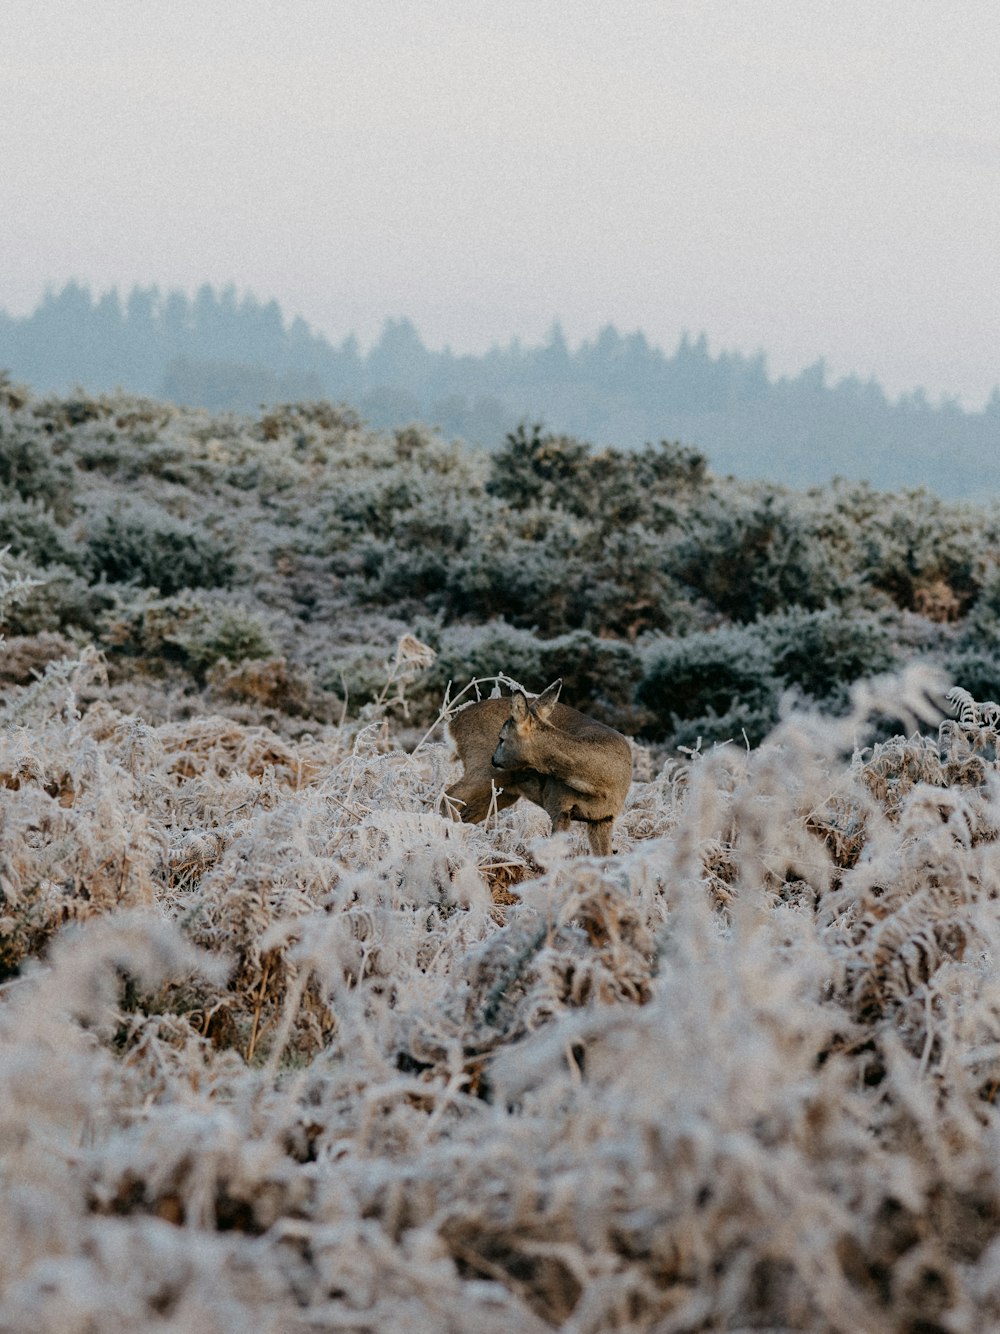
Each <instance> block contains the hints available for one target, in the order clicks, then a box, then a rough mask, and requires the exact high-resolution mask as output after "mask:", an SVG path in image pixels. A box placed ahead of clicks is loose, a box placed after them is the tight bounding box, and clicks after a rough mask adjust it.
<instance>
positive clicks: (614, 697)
mask: <svg viewBox="0 0 1000 1334" xmlns="http://www.w3.org/2000/svg"><path fill="white" fill-rule="evenodd" d="M419 635H420V638H422V639H424V640H426V641H427V643H428V644H430V645H431V647H432V648H434V649H435V651H436V653H437V657H436V659H435V661H434V664H433V666H432V667H430V668H429V669H428V671H427V672H426V673H425V674H424V675H423V676H422V677H421V679H420V681H419V683H418V684H417V686H416V687H415V688H414V689H412V690H411V692H410V693H411V697H412V698H414V699H416V700H418V701H419V702H420V703H421V704H422V705H423V707H425V708H426V707H427V706H428V705H430V706H431V707H433V706H434V704H435V702H436V701H439V700H440V699H441V697H442V696H443V694H444V691H445V690H446V689H447V687H448V686H449V684H450V685H451V688H452V694H453V695H454V694H456V693H457V692H458V691H460V690H462V689H463V688H464V687H465V686H466V685H467V684H468V683H469V682H470V681H472V680H475V679H479V678H487V679H488V678H491V677H494V676H497V675H499V674H503V675H505V676H508V677H510V678H511V679H513V680H515V681H518V682H520V683H521V684H522V685H523V686H524V687H525V689H526V690H530V691H535V692H538V691H541V690H543V689H544V688H545V686H547V685H549V684H550V683H551V682H552V681H555V680H557V679H561V680H562V683H563V689H562V695H563V698H564V699H565V700H567V701H569V702H571V703H572V704H573V706H574V707H575V708H579V709H583V710H585V711H587V712H589V713H592V714H593V716H594V717H595V718H599V719H601V720H602V721H603V722H607V723H609V724H611V725H612V726H614V727H619V728H622V727H624V728H626V729H628V730H632V725H634V722H635V708H634V704H633V697H634V693H635V686H636V683H637V681H638V680H639V677H640V676H641V674H642V663H641V659H640V656H639V653H638V652H637V650H636V649H634V648H633V647H632V646H631V645H630V644H625V643H622V642H621V641H619V640H614V639H598V638H597V636H596V635H592V634H590V633H589V632H588V631H585V630H577V631H573V632H572V633H570V634H566V635H558V636H556V637H555V638H553V639H542V638H540V637H538V636H536V635H534V634H532V632H531V631H529V630H519V629H517V628H515V627H514V626H511V625H507V624H505V623H504V622H502V621H498V622H493V623H491V624H489V625H480V626H454V627H448V628H446V629H444V630H434V629H432V628H430V627H428V626H426V625H421V626H420V627H419ZM486 691H487V693H488V692H489V686H487V687H486Z"/></svg>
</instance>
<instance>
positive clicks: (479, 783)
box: [447, 680, 632, 857]
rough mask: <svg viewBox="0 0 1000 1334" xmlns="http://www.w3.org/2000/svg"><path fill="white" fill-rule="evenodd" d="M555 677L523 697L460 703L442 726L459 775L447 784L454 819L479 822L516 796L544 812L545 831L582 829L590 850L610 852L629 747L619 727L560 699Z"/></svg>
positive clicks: (628, 776) (628, 778)
mask: <svg viewBox="0 0 1000 1334" xmlns="http://www.w3.org/2000/svg"><path fill="white" fill-rule="evenodd" d="M561 689H562V681H561V680H559V681H553V683H552V685H550V686H548V687H547V688H546V689H545V690H543V691H542V693H541V694H540V695H538V696H537V697H535V698H533V699H529V698H528V696H527V695H525V694H524V692H523V691H520V690H517V691H515V692H514V693H513V694H512V695H509V696H507V697H505V698H497V699H482V700H477V701H476V702H474V703H472V704H467V705H466V706H465V707H464V708H463V709H460V710H459V711H458V713H456V714H455V715H454V716H453V717H452V719H451V721H450V722H449V724H448V731H449V733H450V734H451V738H452V741H453V742H454V743H455V749H456V751H457V754H458V758H459V759H460V760H461V761H462V769H463V772H462V777H461V778H460V779H459V780H458V782H456V783H453V784H452V785H451V786H450V787H449V788H448V789H447V795H448V796H449V797H450V798H451V799H452V801H454V802H456V803H458V804H459V805H460V807H461V812H460V813H461V819H462V820H463V821H464V822H465V823H467V824H479V823H481V822H482V821H483V820H485V819H486V816H487V815H488V814H489V812H490V810H491V809H492V808H493V805H494V802H495V803H496V807H495V808H496V809H497V810H504V809H506V807H508V806H513V804H514V803H515V802H516V801H517V800H518V798H519V797H524V798H525V799H526V800H527V801H531V802H534V804H535V805H536V806H541V808H542V809H543V810H544V811H545V812H546V813H547V815H548V816H549V819H550V820H551V821H552V832H553V834H557V833H563V832H565V831H566V830H568V829H569V827H570V823H571V822H572V821H579V822H581V823H582V824H584V825H586V827H587V837H588V839H589V841H590V849H591V851H592V852H593V853H594V854H595V855H596V856H598V857H607V856H609V855H610V854H611V851H612V847H611V834H612V829H613V826H614V822H615V819H616V817H617V816H618V815H619V814H620V813H621V809H622V807H623V806H624V805H625V798H626V796H627V795H628V790H629V787H630V785H631V782H632V748H631V747H630V745H629V743H628V742H627V741H626V739H625V738H624V737H623V736H622V734H621V733H620V732H616V731H615V730H614V728H612V727H606V726H605V724H604V723H599V722H598V721H597V719H596V718H589V717H588V716H587V715H586V714H585V713H579V712H578V711H577V710H576V709H571V708H570V707H569V706H568V705H566V704H560V703H559V702H558V700H559V691H560V690H561Z"/></svg>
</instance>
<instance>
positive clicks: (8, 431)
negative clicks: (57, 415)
mask: <svg viewBox="0 0 1000 1334" xmlns="http://www.w3.org/2000/svg"><path fill="white" fill-rule="evenodd" d="M73 491H74V486H73V470H72V468H71V467H70V466H69V465H68V464H67V463H66V462H65V461H64V460H63V459H59V458H56V456H55V454H54V452H53V448H52V442H51V440H50V439H49V438H48V437H47V436H46V435H45V433H44V432H43V431H42V430H41V429H40V427H39V426H38V425H37V423H35V422H33V421H32V420H30V419H29V418H27V416H26V414H25V413H24V412H21V413H17V414H14V413H11V412H8V411H5V410H3V409H0V504H2V503H3V498H4V496H5V495H8V496H19V497H20V498H21V499H22V500H34V501H38V502H39V503H40V504H41V505H43V506H45V507H46V508H47V509H50V510H52V511H53V513H54V514H56V515H57V516H58V517H59V519H60V520H62V521H65V520H66V519H67V518H68V517H69V515H70V514H71V513H72V510H73Z"/></svg>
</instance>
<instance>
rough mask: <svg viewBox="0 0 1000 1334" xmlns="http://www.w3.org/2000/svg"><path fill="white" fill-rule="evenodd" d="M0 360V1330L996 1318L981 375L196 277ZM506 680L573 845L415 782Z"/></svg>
mask: <svg viewBox="0 0 1000 1334" xmlns="http://www.w3.org/2000/svg"><path fill="white" fill-rule="evenodd" d="M251 325H252V326H253V328H254V329H255V330H256V333H255V334H253V335H252V336H251V333H250V332H249V330H250V326H251ZM237 326H238V328H237ZM84 328H87V329H90V330H93V331H94V332H93V333H87V334H86V336H84V335H82V334H81V332H80V330H81V329H84ZM254 339H256V341H254ZM116 340H117V341H116ZM82 348H89V349H90V355H92V358H93V360H92V361H90V362H89V363H87V364H84V363H81V362H78V361H76V360H75V358H76V357H77V356H79V355H81V349H82ZM0 363H2V364H6V365H9V366H10V367H11V368H12V373H11V374H9V375H5V376H3V377H0V549H3V553H4V554H3V556H2V564H0V622H2V630H3V636H4V638H3V642H2V644H0V691H2V698H0V721H2V726H0V831H2V832H0V1062H2V1069H3V1078H2V1079H0V1105H2V1115H0V1143H2V1161H3V1164H4V1172H5V1188H4V1189H5V1207H4V1214H3V1219H2V1222H0V1231H2V1239H3V1245H2V1246H0V1329H2V1330H4V1331H7V1330H9V1331H25V1330H32V1331H35V1330H38V1331H51V1332H52V1334H75V1332H77V1331H78V1332H79V1334H85V1332H87V1331H93V1330H97V1329H100V1330H101V1331H102V1332H103V1331H112V1332H114V1331H122V1332H123V1334H124V1331H132V1330H137V1329H157V1330H158V1329H163V1330H173V1331H178V1332H181V1331H189V1330H198V1331H202V1330H204V1331H209V1332H213V1334H214V1332H215V1331H219V1332H220V1334H222V1332H225V1334H229V1332H230V1331H232V1332H233V1334H235V1332H236V1331H240V1334H245V1331H248V1330H253V1331H255V1332H256V1331H261V1332H263V1334H268V1332H273V1334H288V1332H289V1331H303V1332H304V1331H308V1330H320V1329H322V1330H334V1329H336V1330H350V1331H355V1332H357V1334H361V1332H366V1334H383V1332H384V1331H402V1330H410V1331H424V1330H427V1331H450V1332H451V1334H467V1332H468V1331H473V1330H475V1331H482V1332H483V1334H510V1332H511V1331H514V1332H518V1334H519V1332H520V1331H528V1332H532V1331H537V1332H539V1334H541V1332H542V1331H545V1330H550V1329H560V1330H566V1331H573V1334H605V1332H606V1331H621V1332H623V1334H624V1332H625V1331H628V1332H630V1334H647V1332H648V1334H654V1332H655V1334H669V1332H671V1331H674V1332H677V1334H681V1332H684V1331H717V1330H749V1329H768V1330H825V1331H827V1330H828V1331H837V1332H839V1334H856V1331H859V1330H882V1329H887V1330H888V1329H891V1330H900V1331H911V1332H912V1334H917V1331H920V1332H921V1334H934V1332H935V1331H941V1334H945V1332H946V1331H947V1334H963V1332H967V1334H975V1332H976V1331H980V1330H983V1329H987V1328H991V1327H995V1326H997V1324H998V1323H1000V1107H998V1090H1000V984H998V981H997V974H996V966H995V963H996V959H997V957H998V954H1000V894H998V884H1000V839H998V831H1000V705H998V704H996V703H994V702H993V701H995V700H997V699H1000V518H998V516H997V513H996V510H995V507H994V506H991V505H989V504H987V503H986V502H985V500H983V499H979V500H977V499H976V498H975V496H976V495H977V494H979V493H981V492H983V493H985V491H987V490H988V489H989V486H990V484H991V483H990V473H989V468H991V467H995V466H996V464H995V461H992V460H991V461H990V463H989V464H988V465H987V464H986V463H984V462H982V458H981V451H982V444H981V442H982V440H983V439H985V438H986V435H987V434H988V433H992V435H995V432H996V424H997V414H998V408H997V403H996V402H994V403H992V404H991V405H990V406H989V407H988V409H987V410H986V411H984V412H983V413H980V414H978V415H977V414H967V413H962V412H961V411H960V410H959V409H958V408H957V407H956V406H955V405H954V404H952V405H948V404H944V405H940V406H938V407H932V406H930V405H929V404H928V403H926V402H925V401H922V400H919V399H916V398H914V399H911V400H901V401H900V402H898V403H896V404H890V403H889V402H888V400H887V399H886V398H885V396H884V395H883V394H882V392H881V390H879V389H878V388H877V386H871V385H861V384H855V383H844V384H841V385H837V386H832V387H831V386H829V385H827V384H826V381H825V376H824V374H823V372H822V368H819V369H817V370H814V371H813V372H806V373H803V375H802V376H800V377H799V378H798V379H795V380H791V381H778V382H772V381H770V380H769V379H768V377H767V374H766V368H765V366H764V364H763V361H762V360H760V359H758V360H750V361H748V360H744V359H742V358H740V357H734V356H719V357H713V356H712V355H710V354H709V352H708V350H707V347H706V346H705V345H704V343H701V342H690V341H686V342H685V343H683V344H682V346H681V347H680V348H679V349H678V350H677V352H676V354H675V355H674V356H673V357H665V356H663V355H662V354H661V353H659V352H656V351H655V350H653V349H652V348H650V347H649V346H648V345H647V344H646V343H645V341H644V340H642V339H641V338H638V337H635V338H623V337H620V336H619V335H618V334H616V333H615V332H614V331H613V330H608V331H606V333H605V334H602V335H601V337H600V338H599V339H598V340H597V342H596V343H594V344H592V345H584V347H582V348H580V349H578V350H577V351H575V352H570V351H569V350H568V349H567V348H566V346H565V344H564V343H563V342H561V341H560V339H559V337H557V336H556V335H555V334H554V335H553V338H552V340H551V341H550V343H549V344H548V345H547V346H546V347H543V348H538V349H533V350H529V349H524V348H520V347H517V346H512V347H511V348H508V349H506V350H498V351H496V352H494V353H491V354H489V355H487V356H486V357H484V358H478V359H477V358H467V357H456V356H452V355H451V354H448V353H430V352H427V351H426V350H425V349H424V348H423V347H422V345H421V343H420V340H419V338H418V337H417V335H416V333H415V331H414V330H413V329H412V327H411V326H408V325H406V324H397V325H393V326H389V327H387V329H386V331H385V334H384V335H383V338H382V341H381V343H379V344H378V345H376V347H375V348H373V349H372V350H371V352H369V353H368V354H367V355H364V356H363V355H362V354H361V353H360V351H359V349H358V348H357V347H356V346H355V345H345V346H343V347H341V348H332V347H330V346H329V345H328V344H326V343H325V342H324V341H323V340H322V339H320V338H318V337H316V336H314V335H312V334H311V333H310V331H309V330H308V329H307V328H306V327H305V326H304V325H302V324H301V322H299V323H297V324H294V325H292V326H291V328H286V327H285V325H284V322H283V320H282V317H281V314H280V311H278V309H277V307H275V306H273V305H272V306H264V307H261V306H256V305H250V304H248V303H247V302H246V301H245V302H243V303H242V304H239V303H236V302H235V299H231V298H230V296H228V295H227V294H225V293H223V294H222V295H221V296H216V295H215V294H214V293H212V292H211V290H210V289H205V291H203V293H202V294H199V296H198V298H196V299H195V301H194V302H190V303H189V302H187V301H186V300H181V299H178V298H175V297H168V298H166V299H165V300H162V301H161V300H160V299H159V297H158V296H157V295H156V294H155V293H151V292H135V293H133V295H132V296H131V297H130V298H129V299H128V301H127V302H126V303H125V305H124V307H123V306H122V305H121V304H120V303H119V302H118V300H117V298H113V299H112V298H105V299H103V300H101V301H100V302H98V303H97V304H94V303H93V302H92V301H91V299H90V298H89V296H88V295H87V294H86V293H85V292H83V291H82V290H81V289H78V288H73V289H66V291H64V292H63V293H62V294H61V295H59V296H58V297H53V298H51V299H50V300H48V301H47V302H46V303H44V304H43V306H42V307H41V308H40V309H39V311H37V312H36V313H35V315H34V316H32V317H30V318H28V319H26V320H22V321H17V320H12V319H9V318H5V319H0ZM261 367H267V368H269V369H268V370H267V372H266V374H265V373H264V372H262V371H261V370H260V368H261ZM255 368H257V369H255ZM268 376H270V379H268V378H267V377H268ZM22 379H30V380H31V381H32V382H33V385H32V388H31V389H28V388H24V387H22V385H21V380H22ZM74 383H76V384H77V385H78V387H75V388H74V387H73V385H74ZM116 385H121V386H122V387H123V388H122V390H118V389H115V388H114V386H116ZM587 385H589V386H590V388H589V390H588V391H586V392H584V391H583V390H582V389H581V386H587ZM487 386H489V387H487ZM578 391H579V392H578ZM146 395H151V396H146ZM260 401H267V402H268V403H269V406H267V407H264V408H261V407H259V406H257V404H258V403H259V402H260ZM351 401H353V402H354V404H355V405H356V406H355V407H348V406H345V405H344V404H346V403H347V402H351ZM334 403H340V404H341V405H340V406H334ZM666 403H669V404H672V405H673V407H674V408H676V413H677V415H676V416H669V414H665V413H664V410H663V405H664V404H666ZM449 405H450V406H449ZM543 409H544V420H545V422H546V423H547V424H546V425H534V424H533V423H534V421H535V420H536V417H535V416H533V415H532V414H533V413H536V412H537V419H538V420H541V419H542V417H543V411H542V410H543ZM671 410H673V409H671ZM449 414H451V415H450V416H449ZM463 414H465V415H464V416H463ZM418 417H425V418H428V419H429V420H431V421H433V422H437V423H438V424H439V425H440V427H441V429H440V430H438V429H434V428H433V427H432V426H420V425H415V424H414V419H415V418H418ZM661 420H662V421H666V422H667V424H668V425H669V426H670V427H671V429H670V431H669V432H667V431H666V430H665V429H664V430H661V429H660V428H659V427H651V423H653V422H654V421H657V422H659V421H661ZM699 422H700V423H702V424H703V425H705V426H706V430H707V424H708V423H709V422H711V423H714V426H715V427H716V428H717V432H718V433H717V435H715V436H714V437H713V443H712V447H711V448H710V447H709V446H708V445H707V444H705V439H706V438H707V437H704V436H702V435H700V434H699V432H698V431H696V430H695V429H694V427H695V425H696V424H697V423H699ZM806 423H807V425H804V424H806ZM727 432H728V433H729V434H728V435H727ZM866 433H868V434H866ZM664 434H666V436H667V438H666V439H664V438H663V435H664ZM465 436H467V437H468V439H469V443H464V442H463V439H462V438H459V437H465ZM834 438H835V439H836V441H837V450H834V449H832V448H828V442H829V441H830V440H833V439H834ZM647 440H659V441H660V443H655V444H653V443H646V441H647ZM874 440H877V441H878V442H880V443H879V449H880V450H882V454H881V455H880V456H879V457H880V458H881V457H884V460H885V461H884V463H880V464H879V467H882V468H884V469H885V472H884V474H880V473H877V472H871V471H869V475H868V479H867V480H866V481H853V480H844V479H843V478H841V479H839V480H831V477H830V472H831V471H832V472H842V473H843V474H844V475H845V476H852V475H853V476H857V475H859V473H860V472H861V465H860V463H859V462H858V460H859V459H861V458H865V459H869V458H873V456H874V452H875V451H874V448H873V445H872V441H874ZM942 440H946V441H948V442H949V446H948V449H947V450H943V448H942V445H941V441H942ZM615 441H617V443H614V442H615ZM676 441H680V442H681V443H676ZM768 441H771V442H772V443H773V448H772V447H770V446H769V447H768V450H767V454H766V458H767V468H769V469H770V475H771V477H772V478H775V477H778V476H780V478H781V481H780V482H778V481H776V480H771V481H767V480H762V473H763V472H765V471H767V469H766V468H765V466H764V465H763V464H762V463H761V462H760V459H761V457H763V455H762V454H761V451H762V450H763V449H764V446H765V444H766V442H768ZM727 442H728V443H727ZM977 442H979V443H977ZM977 450H979V451H980V456H979V462H978V463H974V461H975V460H976V458H977V454H976V451H977ZM838 451H839V452H838ZM852 451H853V452H852ZM944 459H947V464H946V466H947V469H948V473H947V477H944V476H943V474H942V473H941V468H942V467H943V466H945V465H944V464H943V460H944ZM963 459H964V460H966V463H963V462H962V460H963ZM963 468H965V469H966V471H964V472H963ZM935 469H936V470H937V471H935ZM727 474H733V475H727ZM904 479H905V480H904ZM918 482H927V483H932V484H933V487H932V489H924V487H922V486H920V485H917V483H918ZM938 482H940V485H938ZM793 483H794V484H795V485H793ZM963 492H964V493H967V494H968V495H969V496H971V497H972V498H967V499H960V498H957V497H958V496H959V495H960V494H962V493H963ZM943 493H949V494H950V495H951V496H952V497H956V498H947V497H946V496H945V495H944V494H943ZM556 679H561V680H562V683H563V684H562V699H563V700H565V702H566V703H568V704H571V705H572V706H574V707H575V708H577V709H580V710H583V711H584V712H585V713H587V714H588V715H590V716H591V717H592V718H594V719H597V720H598V721H600V722H602V723H605V724H608V725H609V726H611V727H613V728H615V729H617V730H618V731H620V732H621V733H623V734H624V735H625V736H626V737H628V738H629V743H630V746H631V751H632V762H633V782H632V784H631V787H630V789H629V792H628V796H627V798H626V801H625V806H624V809H623V810H622V812H621V814H620V816H619V818H618V819H617V822H616V824H615V826H614V840H613V841H614V854H613V855H612V856H607V857H604V856H594V855H591V853H590V850H589V847H588V844H587V839H586V837H585V834H584V832H583V831H582V829H581V828H580V827H579V826H574V827H573V828H571V830H570V831H569V832H568V833H561V834H558V835H556V836H550V831H549V821H548V817H547V816H546V814H545V812H544V811H543V810H541V809H540V808H539V807H538V806H535V805H531V804H529V803H527V802H523V801H522V802H519V803H518V804H516V805H514V806H512V807H510V808H509V809H507V810H498V809H494V810H492V811H491V812H490V813H489V815H488V816H487V818H486V819H485V820H484V821H483V822H481V823H463V822H461V821H460V820H458V819H456V818H454V816H455V815H456V814H457V813H458V812H456V810H455V809H454V808H453V805H452V804H450V803H449V801H448V799H447V797H446V789H447V788H448V786H449V785H450V784H451V783H452V782H453V781H454V777H455V765H454V762H453V759H452V758H451V753H450V748H449V745H448V740H447V731H446V724H447V721H448V718H449V716H452V715H454V713H455V710H457V709H459V708H461V707H462V705H463V704H465V703H467V702H469V701H472V700H475V699H477V698H479V697H485V696H489V695H491V694H492V693H493V692H494V691H495V690H499V691H500V692H501V693H502V694H506V693H508V692H509V691H511V690H512V689H516V688H517V687H518V686H521V687H523V688H524V689H525V690H526V691H527V692H529V694H535V693H538V692H540V691H541V690H542V689H543V688H544V687H545V686H547V685H548V684H549V683H550V682H552V681H554V680H556Z"/></svg>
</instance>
